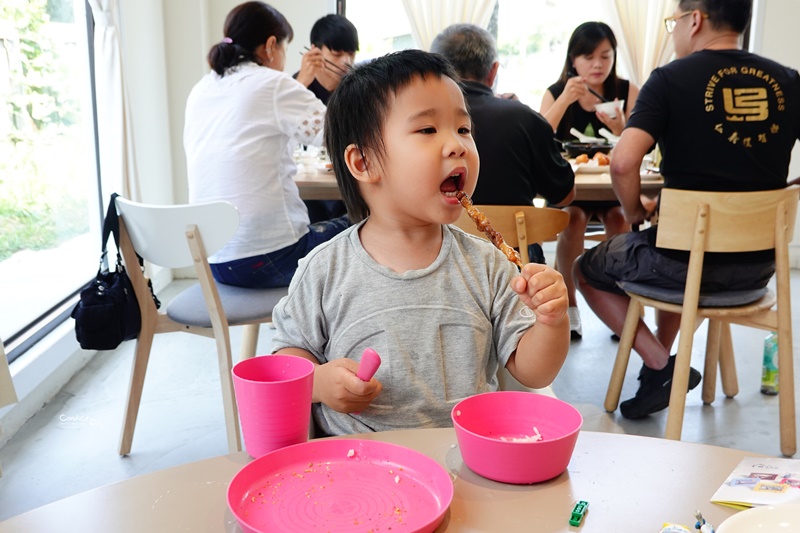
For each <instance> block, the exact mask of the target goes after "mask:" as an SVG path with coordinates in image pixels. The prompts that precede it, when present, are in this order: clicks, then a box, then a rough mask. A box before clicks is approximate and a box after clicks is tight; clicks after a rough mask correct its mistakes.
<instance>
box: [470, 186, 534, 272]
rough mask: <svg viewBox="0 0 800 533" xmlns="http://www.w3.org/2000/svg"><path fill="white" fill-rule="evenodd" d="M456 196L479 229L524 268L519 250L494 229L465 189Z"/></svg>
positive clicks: (510, 258)
mask: <svg viewBox="0 0 800 533" xmlns="http://www.w3.org/2000/svg"><path fill="white" fill-rule="evenodd" d="M456 198H458V201H459V202H461V205H462V206H464V209H466V210H467V214H468V215H469V216H470V218H471V219H472V220H473V221H474V222H475V225H476V226H477V227H478V229H479V230H481V231H482V232H484V233H485V234H486V236H487V237H489V240H490V241H492V244H494V245H495V246H497V248H499V249H500V251H501V252H503V253H504V254H506V257H507V258H508V260H509V261H511V262H512V263H514V264H515V265H517V266H518V267H519V268H522V259H520V257H519V253H517V251H516V250H515V249H513V248H512V247H511V246H509V245H508V244H506V241H504V240H503V236H502V235H500V233H498V232H497V231H495V230H494V228H493V227H492V223H491V222H490V221H489V219H488V218H486V215H484V214H483V213H481V211H480V209H478V208H477V207H475V206H474V205H472V200H470V198H469V196H467V194H466V193H465V192H464V191H456Z"/></svg>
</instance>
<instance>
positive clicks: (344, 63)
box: [294, 15, 358, 105]
mask: <svg viewBox="0 0 800 533" xmlns="http://www.w3.org/2000/svg"><path fill="white" fill-rule="evenodd" d="M356 52H358V30H356V27H355V26H353V23H352V22H350V21H349V20H347V19H346V18H344V17H343V16H341V15H326V16H324V17H322V18H321V19H319V20H317V21H316V22H315V23H314V25H313V26H312V27H311V49H310V50H308V51H307V52H306V53H305V54H303V61H302V63H301V65H300V70H299V71H298V72H295V74H294V78H295V79H296V80H297V81H299V82H300V83H302V84H303V85H305V86H306V87H308V90H310V91H311V92H312V93H314V95H316V97H317V98H319V99H320V100H322V103H323V104H325V105H327V104H328V99H329V98H330V97H331V94H332V93H333V91H334V89H336V87H338V86H339V81H340V80H341V79H342V76H343V75H344V73H346V72H347V71H349V70H350V69H351V68H352V67H353V62H354V61H355V58H356Z"/></svg>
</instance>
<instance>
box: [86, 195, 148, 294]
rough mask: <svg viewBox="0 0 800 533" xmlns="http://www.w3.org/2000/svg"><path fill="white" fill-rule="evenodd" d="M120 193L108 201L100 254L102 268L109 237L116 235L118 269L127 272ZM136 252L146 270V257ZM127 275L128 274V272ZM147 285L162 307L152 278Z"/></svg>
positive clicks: (141, 266)
mask: <svg viewBox="0 0 800 533" xmlns="http://www.w3.org/2000/svg"><path fill="white" fill-rule="evenodd" d="M118 196H119V194H117V193H115V192H114V193H111V198H110V199H109V201H108V210H107V211H106V218H105V220H103V242H102V246H101V251H102V254H101V255H100V269H101V270H102V268H103V261H104V260H105V258H106V255H107V253H108V252H107V246H108V237H109V236H111V235H113V236H114V244H115V245H116V247H117V264H116V270H117V272H122V273H124V272H125V267H124V266H123V265H122V256H121V255H120V242H121V239H120V236H119V215H117V197H118ZM134 253H136V259H138V260H139V268H141V269H142V272H144V259H143V258H142V256H141V255H139V254H138V253H137V252H134ZM126 275H127V274H126ZM147 286H148V287H150V294H151V295H152V296H153V301H154V302H155V304H156V309H159V308H160V307H161V302H160V301H159V299H158V298H157V297H156V293H155V291H153V281H152V280H151V279H150V278H147Z"/></svg>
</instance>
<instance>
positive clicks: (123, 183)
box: [89, 0, 142, 201]
mask: <svg viewBox="0 0 800 533" xmlns="http://www.w3.org/2000/svg"><path fill="white" fill-rule="evenodd" d="M89 4H90V5H91V7H92V15H93V16H94V23H95V27H94V59H95V87H96V92H97V127H98V138H99V148H98V149H99V152H100V153H99V156H100V173H101V176H102V183H103V184H104V185H106V186H108V187H109V188H111V190H112V191H115V192H119V193H120V194H121V195H122V196H124V197H126V198H128V199H131V200H134V201H141V199H142V198H141V192H140V190H139V183H138V177H137V174H136V158H135V151H134V145H133V125H132V122H131V115H130V110H129V107H128V106H129V103H128V95H127V90H126V87H125V77H124V73H123V65H122V48H121V43H120V36H119V27H120V26H119V1H118V0H89Z"/></svg>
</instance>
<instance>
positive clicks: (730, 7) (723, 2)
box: [678, 0, 753, 33]
mask: <svg viewBox="0 0 800 533" xmlns="http://www.w3.org/2000/svg"><path fill="white" fill-rule="evenodd" d="M678 9H680V10H681V11H684V12H685V11H691V10H693V9H699V10H700V11H702V12H703V13H706V14H708V21H709V22H710V23H711V27H712V28H714V29H716V30H732V31H735V32H736V33H744V31H745V30H746V29H747V26H748V25H749V24H750V18H751V17H752V15H753V0H679V2H678Z"/></svg>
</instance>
